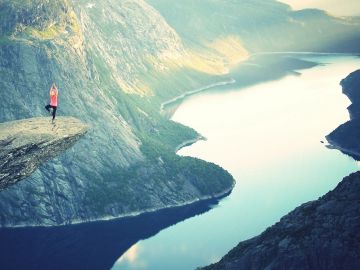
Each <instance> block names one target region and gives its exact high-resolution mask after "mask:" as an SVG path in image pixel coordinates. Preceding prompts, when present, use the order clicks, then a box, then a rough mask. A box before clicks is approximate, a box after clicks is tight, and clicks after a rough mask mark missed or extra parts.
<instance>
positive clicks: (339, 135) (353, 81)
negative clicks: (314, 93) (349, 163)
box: [326, 70, 360, 160]
mask: <svg viewBox="0 0 360 270" xmlns="http://www.w3.org/2000/svg"><path fill="white" fill-rule="evenodd" d="M341 85H342V87H343V93H344V94H345V95H347V96H348V98H349V99H350V100H351V102H352V104H351V105H350V106H349V107H348V110H349V113H350V118H351V120H349V121H348V122H346V123H344V124H342V125H341V126H339V127H338V128H337V129H335V130H334V131H333V132H331V133H330V134H329V135H328V136H327V137H326V138H327V140H328V141H329V143H330V144H331V145H332V146H333V147H334V148H337V149H339V150H341V151H342V152H343V153H345V154H347V155H349V156H351V157H353V158H355V159H356V160H360V70H357V71H355V72H353V73H351V74H350V75H349V76H347V77H346V78H345V79H343V80H342V81H341Z"/></svg>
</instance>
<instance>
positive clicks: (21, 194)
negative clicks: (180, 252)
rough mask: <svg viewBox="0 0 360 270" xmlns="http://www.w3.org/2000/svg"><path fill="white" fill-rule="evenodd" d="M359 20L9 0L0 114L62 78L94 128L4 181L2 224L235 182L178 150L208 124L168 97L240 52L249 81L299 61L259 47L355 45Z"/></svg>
mask: <svg viewBox="0 0 360 270" xmlns="http://www.w3.org/2000/svg"><path fill="white" fill-rule="evenodd" d="M170 4H171V5H172V6H171V9H170V8H169V5H170ZM173 13H174V14H173ZM213 15H215V17H214V18H216V20H215V19H213V18H212V16H213ZM329 29H331V31H329ZM358 29H359V28H358V23H357V21H354V20H352V21H350V20H349V21H347V20H346V19H339V18H334V17H331V16H329V15H327V14H325V13H322V12H320V11H311V10H310V11H301V12H294V11H291V10H290V9H289V7H288V6H286V5H283V4H280V3H278V2H277V1H260V0H258V1H240V0H239V1H220V0H206V1H189V0H186V1H182V2H181V4H180V2H179V3H177V2H173V1H171V3H170V1H155V0H154V1H153V0H151V1H148V2H145V1H143V0H127V1H116V0H104V1H96V2H95V1H88V0H77V1H70V0H59V1H52V2H51V1H47V0H33V1H27V0H1V1H0V72H1V74H2V76H1V78H0V89H1V91H0V122H5V121H13V120H17V119H23V118H30V117H39V116H42V115H44V114H45V113H46V111H44V105H45V104H46V103H47V101H48V88H49V87H50V85H51V83H52V82H55V83H56V84H57V86H58V88H59V109H58V114H59V115H71V116H74V117H76V118H78V119H80V120H81V121H82V122H84V123H85V124H87V125H88V126H89V127H90V129H89V132H88V133H87V134H86V136H85V137H84V138H83V139H82V140H81V141H79V142H78V143H77V144H76V145H74V147H72V148H71V149H70V150H68V151H66V152H65V153H63V154H62V155H60V156H59V157H58V158H55V159H54V160H52V161H51V162H48V163H46V164H44V165H42V166H40V168H39V169H38V170H36V171H35V172H34V174H32V175H31V176H30V177H29V179H27V180H26V181H21V182H19V183H17V184H16V185H14V186H12V187H10V188H9V189H7V190H5V191H3V192H1V194H0V213H1V214H0V226H8V227H9V226H27V225H60V224H68V223H74V222H86V221H91V220H98V219H103V218H113V217H119V216H126V215H132V214H136V213H140V212H146V211H152V210H157V209H160V208H165V207H171V206H178V205H183V204H189V203H191V202H194V201H197V200H200V199H205V198H212V197H217V196H219V195H223V194H226V193H228V192H229V191H230V190H231V189H232V187H233V185H234V180H233V178H232V177H231V175H230V174H229V173H228V172H226V171H225V170H224V169H222V168H220V167H219V166H217V165H215V164H211V163H208V162H205V161H202V160H199V159H195V158H190V157H180V156H178V155H176V154H175V150H176V149H178V146H179V145H183V143H184V142H187V141H194V140H197V139H198V138H200V135H199V134H198V133H197V132H196V131H194V130H193V129H191V128H188V127H185V126H183V125H180V124H178V123H174V122H172V121H171V120H169V118H168V115H169V114H167V113H163V112H160V108H161V104H163V103H164V102H166V101H168V100H172V99H174V98H176V97H178V96H181V95H183V94H184V93H186V92H188V91H192V90H194V89H201V88H204V87H205V88H206V86H209V85H215V84H219V83H220V84H221V83H224V82H231V81H232V80H233V78H232V75H233V74H232V73H231V70H232V68H234V67H235V66H236V67H237V65H238V64H239V63H244V65H241V67H240V69H241V68H244V69H245V73H244V74H246V76H243V78H240V80H243V81H244V83H246V84H249V83H256V82H257V80H258V79H259V80H268V79H271V78H272V75H270V74H269V73H267V72H268V71H269V70H270V71H271V70H276V71H277V73H276V76H283V75H285V74H287V73H288V72H290V71H291V70H294V69H296V67H297V65H294V61H293V60H291V59H289V58H286V59H285V60H286V61H287V62H288V63H289V65H288V66H291V68H288V66H286V67H283V68H282V69H281V70H280V69H279V72H278V67H277V66H279V65H280V64H278V63H276V61H273V60H274V58H276V57H277V56H276V57H275V56H274V57H272V58H271V57H270V56H266V57H262V56H261V54H257V55H253V54H254V53H261V52H264V51H271V50H277V51H279V50H306V51H307V50H315V49H317V50H319V51H328V50H330V48H335V49H336V51H346V52H352V51H354V50H355V49H357V48H355V47H354V46H353V45H354V44H358V43H355V41H357V40H358V38H359V37H360V34H359V30H358ZM310 37H311V38H310ZM321 40H326V43H325V44H324V43H321ZM345 41H346V42H345ZM339 42H340V43H339ZM311 44H316V48H315V47H313V46H310V45H311ZM270 58H271V61H269V60H268V59H270ZM282 59H283V58H282ZM248 61H249V62H248ZM281 61H283V60H281ZM299 66H301V67H302V66H304V63H299ZM257 67H260V69H259V68H257ZM259 70H260V71H264V72H265V73H266V74H265V73H264V74H261V76H258V75H257V74H258V73H259ZM249 78H250V79H249ZM235 79H236V80H237V79H238V78H237V77H236V78H235ZM29 202H32V203H31V204H30V203H29ZM24 213H26V215H24Z"/></svg>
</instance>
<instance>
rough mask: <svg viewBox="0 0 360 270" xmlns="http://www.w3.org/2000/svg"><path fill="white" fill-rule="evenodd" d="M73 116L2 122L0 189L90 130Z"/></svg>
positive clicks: (0, 128) (69, 145)
mask: <svg viewBox="0 0 360 270" xmlns="http://www.w3.org/2000/svg"><path fill="white" fill-rule="evenodd" d="M87 129H88V128H87V126H86V125H85V124H83V123H82V122H81V121H80V120H77V119H76V118H72V117H59V118H57V119H56V121H55V122H54V123H52V122H51V119H50V118H30V119H25V120H19V121H12V122H6V123H0V190H3V189H5V188H7V187H8V186H10V185H13V184H15V183H16V182H18V181H20V180H22V179H24V178H25V177H27V176H29V175H31V174H32V173H33V172H34V171H35V170H36V168H37V167H38V166H39V165H41V164H42V163H43V162H45V161H47V160H49V159H51V158H54V157H55V156H57V155H59V154H61V153H62V152H63V151H65V150H66V149H67V148H69V147H71V146H72V145H73V144H74V143H75V142H76V141H77V140H79V138H80V137H81V136H83V135H84V134H85V133H86V131H87Z"/></svg>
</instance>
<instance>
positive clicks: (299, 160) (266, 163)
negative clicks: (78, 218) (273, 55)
mask: <svg viewBox="0 0 360 270" xmlns="http://www.w3.org/2000/svg"><path fill="white" fill-rule="evenodd" d="M306 59H310V60H313V61H317V62H322V63H324V64H325V63H326V64H325V65H320V66H317V67H314V68H311V69H307V70H303V71H301V73H302V74H301V76H287V77H285V78H282V79H280V80H277V81H273V82H267V83H262V84H258V85H255V86H252V87H248V88H244V89H237V87H236V86H235V87H234V89H232V90H229V91H226V92H224V91H216V90H214V91H210V92H204V93H201V94H197V95H195V96H192V97H190V98H188V99H187V100H186V101H185V102H184V103H183V104H182V105H181V106H180V107H179V109H178V110H177V111H176V113H175V114H174V116H173V120H174V121H177V122H180V123H183V124H185V125H188V126H190V127H192V128H194V129H195V130H197V131H198V132H200V133H201V134H202V135H204V136H205V137H207V139H208V140H207V141H200V142H197V143H196V144H194V145H192V146H190V147H186V148H183V149H182V150H181V151H179V154H181V155H189V156H194V157H198V158H201V159H204V160H207V161H211V162H214V163H216V164H218V165H220V166H222V167H223V168H225V169H227V170H228V171H229V172H230V173H231V174H232V175H233V176H234V178H235V179H236V186H235V188H234V190H233V192H232V194H231V195H230V196H228V197H227V198H225V199H223V200H222V201H221V202H220V204H219V205H218V206H216V207H215V208H214V209H212V210H211V211H209V212H207V213H205V214H202V215H200V216H197V217H194V218H190V219H187V220H185V221H183V222H181V223H178V224H176V225H174V226H172V227H169V228H167V229H165V230H163V231H161V232H160V233H158V234H157V235H155V236H153V237H151V238H149V239H147V240H143V241H140V242H138V243H137V244H135V245H134V246H133V247H132V248H130V250H129V251H128V252H127V253H126V254H125V255H123V256H122V257H121V258H120V259H119V260H118V261H117V262H116V263H115V265H114V267H113V269H154V270H155V269H156V270H159V269H160V270H161V269H164V270H165V269H179V270H180V269H181V270H183V269H194V268H196V267H197V266H201V265H207V264H209V263H212V262H215V261H217V260H219V259H220V258H221V257H222V256H223V255H225V254H226V253H227V252H228V251H229V250H230V249H231V248H233V247H234V246H235V245H236V244H237V243H238V242H239V241H241V240H245V239H248V238H250V237H252V236H255V235H257V234H259V233H261V232H262V231H263V230H264V229H265V228H266V227H268V226H270V225H272V224H273V223H275V222H276V221H278V220H279V219H280V218H281V217H282V216H283V215H285V214H286V213H288V212H289V211H291V210H292V209H294V208H295V207H297V206H299V205H300V204H302V203H304V202H307V201H309V200H314V199H317V198H318V197H319V196H321V195H323V194H325V193H326V192H327V191H329V190H331V189H333V188H334V187H335V186H336V184H337V183H338V182H340V181H341V179H342V178H343V177H344V176H346V175H348V174H349V173H351V172H353V171H356V170H357V169H358V166H357V164H356V162H354V161H353V160H352V159H351V158H349V157H347V156H345V155H343V154H341V153H340V152H339V151H337V150H330V149H328V148H326V147H325V144H322V143H320V141H321V140H325V139H324V136H325V135H327V134H328V133H330V132H331V131H332V130H333V129H335V128H336V127H337V126H338V125H339V124H341V123H343V122H345V121H347V120H348V119H349V115H348V112H347V110H346V107H347V106H348V105H349V104H350V102H349V100H348V99H347V98H346V96H344V95H343V94H342V93H341V86H340V85H339V82H340V80H341V79H343V78H344V77H346V76H347V75H348V74H349V73H350V72H352V71H354V70H356V69H358V68H359V67H360V59H359V58H357V57H350V56H317V57H312V58H310V57H307V58H306ZM144 226H146V225H144Z"/></svg>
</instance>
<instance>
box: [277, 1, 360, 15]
mask: <svg viewBox="0 0 360 270" xmlns="http://www.w3.org/2000/svg"><path fill="white" fill-rule="evenodd" d="M279 1H280V2H284V3H287V4H289V5H291V6H292V7H293V8H294V9H302V8H320V9H324V10H326V11H328V12H329V13H331V14H333V15H338V16H341V15H360V0H342V1H339V0H279Z"/></svg>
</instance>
